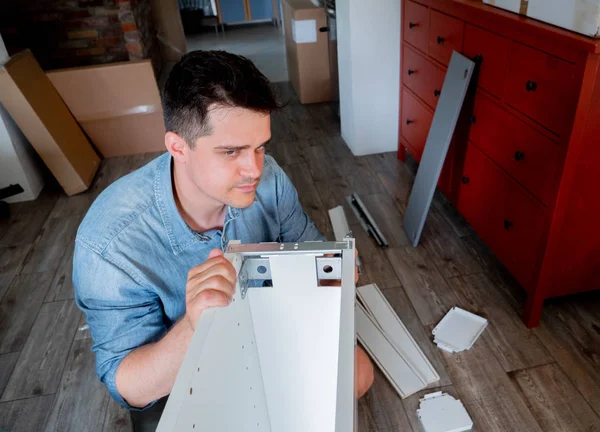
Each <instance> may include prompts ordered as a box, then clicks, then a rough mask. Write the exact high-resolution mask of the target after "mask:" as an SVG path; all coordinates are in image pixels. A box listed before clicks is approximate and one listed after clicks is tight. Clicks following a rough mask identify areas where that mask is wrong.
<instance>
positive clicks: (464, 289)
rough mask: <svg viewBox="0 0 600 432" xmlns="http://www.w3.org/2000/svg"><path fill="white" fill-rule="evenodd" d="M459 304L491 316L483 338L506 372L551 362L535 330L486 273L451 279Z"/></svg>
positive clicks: (488, 317) (480, 313)
mask: <svg viewBox="0 0 600 432" xmlns="http://www.w3.org/2000/svg"><path fill="white" fill-rule="evenodd" d="M448 284H449V285H450V287H451V288H452V289H453V291H454V293H455V294H456V297H457V298H458V299H459V305H460V306H461V307H462V308H464V309H467V310H469V311H471V312H473V313H475V314H477V315H480V316H483V317H485V318H487V319H488V326H487V328H486V329H485V331H484V333H483V335H482V336H483V337H484V338H486V340H487V341H488V343H489V346H490V348H491V350H492V351H493V352H494V355H495V356H496V358H497V359H498V361H499V362H500V364H501V365H502V368H503V369H504V370H505V371H506V372H509V371H514V370H517V369H523V368H528V367H532V366H539V365H542V364H546V363H551V362H552V361H553V360H552V357H551V356H550V354H549V353H548V351H546V349H545V348H544V346H543V345H542V343H541V342H540V340H539V339H538V338H537V336H536V335H535V333H534V332H533V331H532V330H530V329H528V328H527V327H525V325H523V321H521V317H520V316H519V315H517V314H515V311H514V310H513V309H512V307H511V306H510V305H509V304H508V303H507V302H506V301H505V300H504V298H503V296H502V295H501V294H500V292H499V291H500V288H498V287H496V285H494V283H493V282H492V281H491V280H490V279H489V278H488V277H487V276H486V275H485V274H482V273H479V274H474V275H470V276H461V277H456V278H451V279H448Z"/></svg>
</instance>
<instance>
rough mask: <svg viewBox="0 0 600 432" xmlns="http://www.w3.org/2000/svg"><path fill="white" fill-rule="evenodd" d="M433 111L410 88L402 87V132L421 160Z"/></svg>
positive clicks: (416, 157)
mask: <svg viewBox="0 0 600 432" xmlns="http://www.w3.org/2000/svg"><path fill="white" fill-rule="evenodd" d="M432 120H433V113H432V112H431V110H429V109H428V108H427V107H425V105H423V104H422V103H421V102H419V101H418V100H417V98H416V97H414V96H413V95H412V94H411V93H410V92H409V91H408V90H406V89H405V88H403V89H402V108H401V114H400V134H401V135H402V137H403V138H404V139H405V140H406V141H408V143H409V144H410V147H411V148H410V149H411V150H412V151H413V152H415V154H413V156H414V157H415V159H417V160H420V159H421V155H422V154H423V149H424V148H425V141H427V134H428V133H429V127H430V126H431V121H432Z"/></svg>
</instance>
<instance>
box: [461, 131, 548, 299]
mask: <svg viewBox="0 0 600 432" xmlns="http://www.w3.org/2000/svg"><path fill="white" fill-rule="evenodd" d="M457 189H458V190H457V192H456V199H457V208H458V210H459V211H460V212H461V213H462V214H463V216H464V217H465V218H466V220H467V221H468V222H469V224H471V226H472V227H473V228H474V229H475V231H477V233H478V234H479V236H480V237H481V238H482V239H483V240H484V241H485V243H486V244H487V245H488V246H489V247H490V249H491V250H492V251H493V252H494V253H495V254H496V256H497V257H498V258H499V259H500V261H502V262H503V263H504V265H506V267H508V269H509V270H510V271H511V272H512V273H513V274H514V275H515V277H516V278H517V279H518V280H519V281H520V282H521V284H523V286H524V287H525V288H526V289H528V288H529V287H531V286H532V283H533V281H534V280H535V267H536V256H537V253H538V249H539V246H540V242H541V241H542V228H543V224H544V207H543V206H542V205H541V204H539V203H538V202H537V201H535V200H534V199H533V198H531V197H530V196H529V195H527V193H526V192H525V191H524V190H523V188H522V187H521V186H520V185H519V184H518V183H516V182H515V181H514V180H513V179H511V178H510V177H509V176H508V175H507V174H506V173H505V172H504V171H502V170H501V169H500V168H499V167H498V166H497V165H496V164H495V163H494V162H492V161H491V160H490V159H489V158H488V157H487V156H485V155H484V154H483V153H482V152H481V151H480V150H479V149H478V148H477V147H476V146H474V145H473V144H471V143H469V144H468V147H467V154H466V158H465V163H464V166H463V172H462V178H461V182H460V183H459V186H458V188H457Z"/></svg>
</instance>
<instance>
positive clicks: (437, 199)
mask: <svg viewBox="0 0 600 432" xmlns="http://www.w3.org/2000/svg"><path fill="white" fill-rule="evenodd" d="M431 204H432V206H433V207H434V208H435V209H436V210H438V211H439V212H440V214H441V215H442V217H443V218H444V219H446V222H448V224H449V225H450V227H451V228H452V230H453V231H454V234H455V235H456V236H457V237H465V236H468V235H471V234H472V233H473V230H472V228H471V227H470V226H469V224H468V223H467V221H466V220H465V218H464V217H462V215H461V214H460V213H459V212H458V210H456V208H455V207H454V206H453V205H452V203H451V202H450V201H449V200H448V198H446V197H445V196H444V195H443V194H442V193H441V192H440V191H439V190H436V191H435V195H434V197H433V201H432V202H431Z"/></svg>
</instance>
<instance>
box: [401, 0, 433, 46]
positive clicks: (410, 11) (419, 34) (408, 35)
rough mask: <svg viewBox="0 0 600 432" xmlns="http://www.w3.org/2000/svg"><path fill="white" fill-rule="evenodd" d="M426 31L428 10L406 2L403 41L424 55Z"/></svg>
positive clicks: (411, 2) (427, 29)
mask: <svg viewBox="0 0 600 432" xmlns="http://www.w3.org/2000/svg"><path fill="white" fill-rule="evenodd" d="M428 31H429V9H428V8H426V7H425V6H422V5H420V4H418V3H415V2H413V1H410V0H407V1H406V5H405V7H404V40H405V41H406V42H408V43H409V44H411V45H413V46H415V47H417V48H418V49H420V50H421V51H423V52H424V53H426V52H427V35H428Z"/></svg>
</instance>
